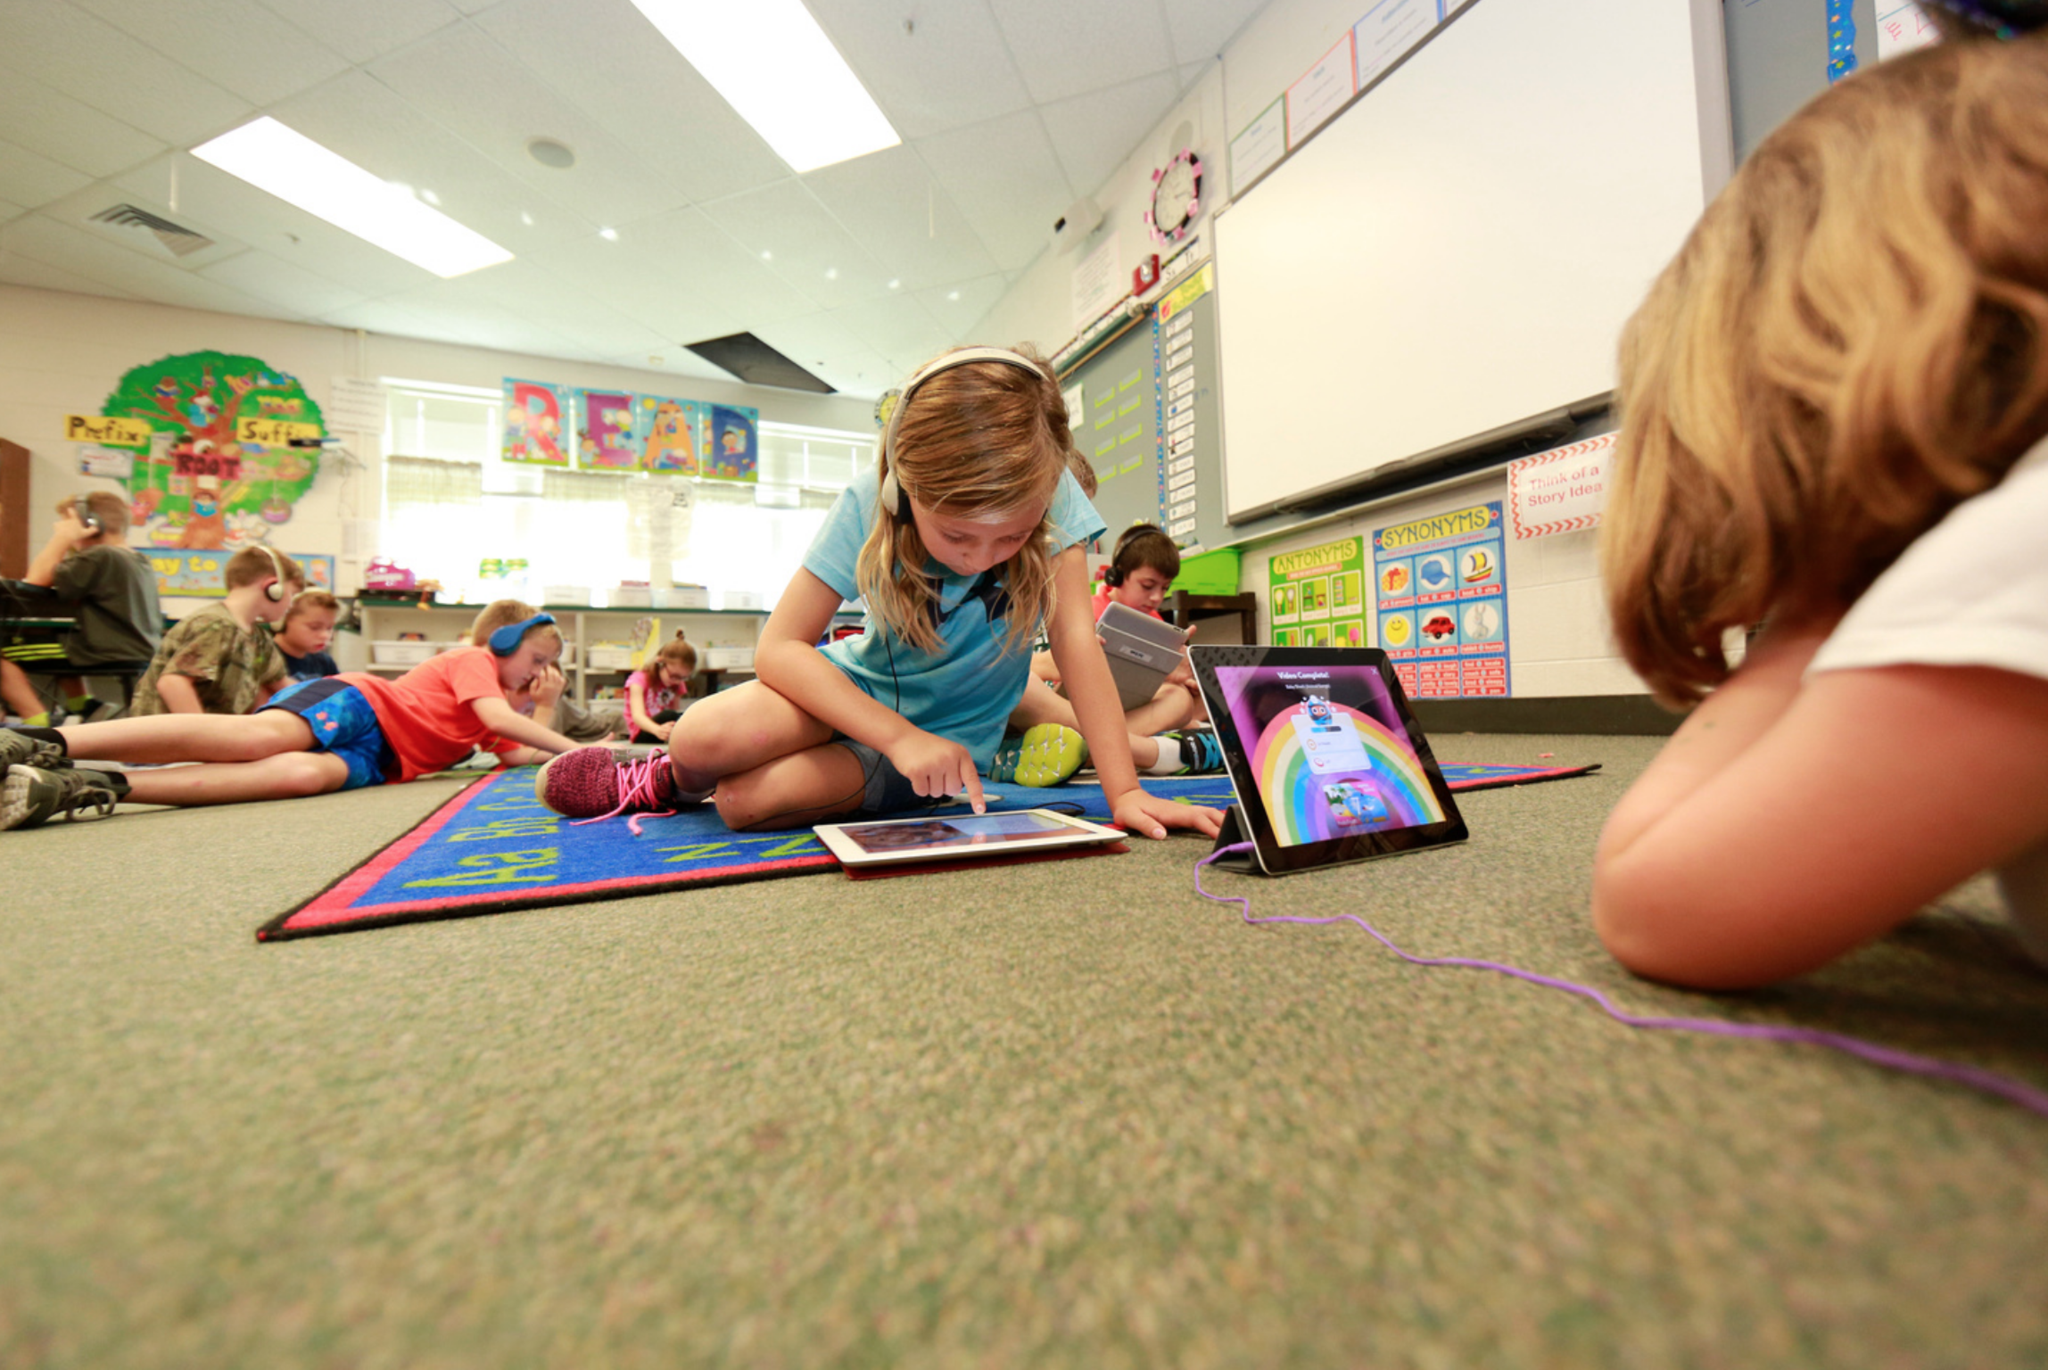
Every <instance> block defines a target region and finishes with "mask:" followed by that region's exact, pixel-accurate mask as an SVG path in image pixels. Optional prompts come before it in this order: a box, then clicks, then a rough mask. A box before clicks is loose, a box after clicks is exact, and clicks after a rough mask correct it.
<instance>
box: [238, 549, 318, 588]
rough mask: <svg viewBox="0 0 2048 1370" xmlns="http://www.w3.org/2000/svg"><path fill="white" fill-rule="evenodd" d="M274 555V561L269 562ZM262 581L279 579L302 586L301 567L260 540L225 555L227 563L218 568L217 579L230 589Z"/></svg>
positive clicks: (303, 570) (303, 571)
mask: <svg viewBox="0 0 2048 1370" xmlns="http://www.w3.org/2000/svg"><path fill="white" fill-rule="evenodd" d="M272 557H275V558H277V560H275V561H272V560H271V558H272ZM265 580H281V581H283V582H284V583H285V584H287V585H304V584H305V583H306V571H305V568H304V567H302V566H300V565H299V563H297V562H296V561H293V560H292V559H291V558H290V557H288V556H286V555H285V554H284V553H282V552H279V551H276V550H274V549H268V548H265V547H264V546H262V545H261V544H260V543H259V544H257V545H256V546H253V547H244V548H243V549H242V550H241V551H239V552H237V553H235V554H234V555H233V556H231V557H229V558H228V564H227V565H226V566H225V567H223V568H222V570H221V581H222V583H223V584H225V585H226V586H227V587H228V588H229V589H230V590H238V589H240V588H241V587H242V586H244V585H255V584H258V583H259V582H261V581H265Z"/></svg>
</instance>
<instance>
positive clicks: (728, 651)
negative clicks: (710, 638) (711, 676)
mask: <svg viewBox="0 0 2048 1370" xmlns="http://www.w3.org/2000/svg"><path fill="white" fill-rule="evenodd" d="M704 669H705V670H707V671H751V670H753V669H754V649H753V648H752V647H706V648H705V649H704Z"/></svg>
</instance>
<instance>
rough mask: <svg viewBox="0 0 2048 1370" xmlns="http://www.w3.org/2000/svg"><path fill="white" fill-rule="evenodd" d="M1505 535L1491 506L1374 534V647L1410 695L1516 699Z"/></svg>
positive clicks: (1498, 511)
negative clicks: (1511, 668) (1510, 661)
mask: <svg viewBox="0 0 2048 1370" xmlns="http://www.w3.org/2000/svg"><path fill="white" fill-rule="evenodd" d="M1502 532H1503V525H1502V522H1501V504H1500V501H1498V500H1495V501H1493V502H1492V503H1489V504H1477V505H1473V506H1472V507H1471V508H1469V509H1459V510H1456V511H1454V512H1452V513H1448V514H1439V515H1437V516H1436V517H1434V518H1426V519H1417V520H1415V521H1414V522H1412V523H1400V524H1395V525H1393V526H1391V527H1387V528H1381V529H1379V530H1378V531H1376V532H1375V533H1374V534H1373V536H1372V582H1371V583H1372V587H1373V594H1374V609H1375V614H1376V624H1377V627H1378V629H1379V643H1378V645H1379V647H1380V648H1381V649H1382V650H1383V651H1385V652H1386V654H1387V655H1388V657H1389V658H1391V659H1392V661H1393V665H1394V673H1395V675H1396V676H1398V677H1399V679H1400V681H1401V688H1402V689H1403V690H1405V691H1407V693H1408V695H1409V697H1410V698H1415V699H1460V698H1465V699H1473V698H1480V699H1484V698H1495V699H1499V698H1505V697H1506V696H1507V695H1509V694H1511V693H1512V690H1511V688H1510V679H1509V672H1508V611H1507V603H1508V601H1507V564H1506V562H1505V560H1504V559H1503V556H1502V554H1503V551H1504V550H1505V549H1504V545H1503V537H1502Z"/></svg>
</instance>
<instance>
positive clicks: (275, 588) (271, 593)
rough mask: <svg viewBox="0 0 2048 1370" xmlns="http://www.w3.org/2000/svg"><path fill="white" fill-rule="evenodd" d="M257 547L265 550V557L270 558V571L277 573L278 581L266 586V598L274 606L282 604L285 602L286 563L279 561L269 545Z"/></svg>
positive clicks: (262, 543) (260, 544)
mask: <svg viewBox="0 0 2048 1370" xmlns="http://www.w3.org/2000/svg"><path fill="white" fill-rule="evenodd" d="M256 545H257V546H258V547H261V548H262V549H263V555H264V556H266V557H269V558H270V569H271V570H272V571H274V572H276V573H277V579H276V580H273V581H271V582H270V584H268V585H266V586H264V587H263V593H264V595H265V596H267V597H268V598H269V600H270V602H271V603H272V604H281V603H283V602H284V597H285V588H284V580H285V576H284V563H283V562H281V561H279V560H278V559H277V553H275V552H273V551H271V550H270V544H269V543H267V542H259V543H257V544H256Z"/></svg>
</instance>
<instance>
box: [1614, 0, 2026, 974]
mask: <svg viewBox="0 0 2048 1370" xmlns="http://www.w3.org/2000/svg"><path fill="white" fill-rule="evenodd" d="M1952 8H1954V9H1955V10H1956V11H1958V12H1961V11H1965V10H1967V11H1970V12H1973V13H1975V14H1977V15H1978V16H1979V17H1980V18H1981V19H1983V20H1985V21H1986V23H1985V25H1984V26H1983V27H1982V28H1980V27H1979V26H1978V25H1977V24H1976V23H1975V22H1974V21H1972V22H1970V23H1967V24H1963V25H1961V27H1965V28H1968V29H1972V30H1976V31H1975V32H1971V33H1958V34H1954V35H1952V37H1951V40H1950V41H1948V42H1945V43H1942V44H1939V45H1937V46H1935V47H1931V48H1925V49H1921V50H1919V51H1916V52H1912V53H1908V54H1906V55H1904V56H1902V57H1898V58H1895V59H1893V60H1892V61H1888V62H1886V63H1884V64H1883V65H1882V66H1879V67H1876V68H1873V69H1871V70H1869V71H1866V72H1863V73H1861V74H1859V75H1856V76H1853V77H1851V78H1850V79H1848V80H1845V81H1843V82H1842V83H1841V84H1840V85H1838V86H1836V87H1834V88H1833V89H1831V90H1830V91H1828V92H1827V93H1826V94H1824V95H1822V96H1820V97H1819V98H1818V99H1816V100H1815V101H1814V102H1813V103H1811V104H1809V105H1808V106H1806V107H1805V108H1804V109H1803V110H1801V111H1800V112H1799V113H1798V114H1796V115H1794V116H1793V117H1792V118H1791V119H1790V120H1788V121H1787V122H1786V123H1785V124H1784V125H1783V126H1782V127H1781V128H1779V129H1778V130H1777V131H1776V132H1774V133H1773V134H1772V135H1771V136H1770V137H1769V138H1768V139H1766V140H1765V141H1764V143H1763V144H1762V146H1760V147H1759V148H1757V150H1756V151H1755V153H1753V154H1752V155H1751V156H1750V158H1749V160H1748V161H1747V162H1745V163H1744V164H1743V167H1742V169H1741V171H1739V172H1738V173H1737V174H1736V176H1735V178H1734V180H1733V181H1732V182H1730V184H1729V186H1728V188H1727V189H1726V190H1725V191H1724V192H1723V193H1722V194H1721V196H1720V198H1719V199H1717V200H1716V201H1715V202H1714V204H1713V205H1712V206H1711V207H1710V208H1709V209H1708V210H1707V212H1706V215H1705V216H1704V217H1703V218H1702V219H1701V221H1700V224H1699V226H1698V227H1697V228H1696V229H1695V230H1694V231H1693V234H1692V237H1691V239H1690V240H1689V241H1688V242H1687V243H1686V245H1685V247H1684V249H1683V250H1682V251H1681V252H1680V254H1679V256H1678V258H1677V260H1676V261H1674V262H1673V263H1672V264H1671V266H1670V267H1668V268H1667V269H1666V270H1665V272H1664V274H1663V276H1662V277H1660V278H1659V280H1658V281H1657V283H1656V284H1655V285H1654V286H1653V287H1652V288H1651V291H1650V295H1649V298H1648V299H1647V301H1646V302H1645V303H1644V305H1643V307H1642V309H1641V310H1640V311H1639V312H1638V313H1637V315H1636V317H1635V319H1634V320H1633V321H1632V322H1631V323H1630V325H1629V327H1628V330H1627V333H1626V335H1625V336H1624V339H1623V342H1622V351H1621V363H1622V365H1621V388H1620V391H1619V395H1620V400H1621V405H1622V413H1623V422H1622V430H1621V438H1620V441H1619V443H1618V444H1617V447H1616V463H1615V468H1616V469H1615V483H1614V490H1613V496H1612V499H1611V500H1610V502H1609V504H1608V506H1607V511H1606V516H1605V525H1606V526H1605V528H1604V530H1603V546H1602V561H1603V569H1604V572H1605V575H1606V578H1607V582H1608V600H1609V606H1610V608H1611V610H1612V613H1613V620H1614V632H1615V637H1616V639H1617V641H1618V642H1619V643H1620V645H1621V648H1622V651H1623V652H1624V654H1625V655H1626V656H1627V658H1628V661H1629V663H1630V665H1632V666H1633V667H1634V668H1635V669H1636V671H1637V672H1638V673H1639V674H1640V675H1642V677H1643V678H1644V679H1645V680H1647V681H1648V682H1649V683H1650V684H1651V686H1652V687H1653V688H1654V689H1655V690H1656V692H1657V693H1658V695H1660V696H1661V697H1663V698H1665V699H1667V700H1672V701H1678V702H1692V701H1695V700H1698V699H1700V698H1701V696H1702V695H1703V694H1704V695H1705V702H1704V703H1702V704H1700V705H1699V707H1698V708H1696V709H1695V710H1694V711H1693V713H1692V716H1691V717H1690V718H1688V719H1687V720H1686V722H1685V724H1684V726H1683V727H1681V728H1680V729H1679V730H1678V733H1677V735H1676V736H1675V737H1673V739H1672V740H1671V743H1670V744H1669V745H1668V746H1667V747H1666V748H1665V750H1664V751H1663V753H1662V754H1660V755H1659V756H1658V758H1657V760H1656V762H1655V763H1654V764H1653V765H1651V767H1650V768H1649V769H1648V770H1647V771H1646V772H1644V774H1643V776H1642V778H1641V779H1640V780H1638V781H1637V782H1636V784H1635V786H1634V787H1633V788H1632V789H1630V791H1629V792H1628V794H1627V795H1626V796H1625V797H1624V798H1623V799H1622V801H1621V803H1620V804H1619V805H1618V806H1617V807H1616V809H1615V811H1614V813H1613V815H1612V817H1611V818H1610V819H1609V820H1608V823H1607V828H1606V831H1605V832H1604V833H1603V834H1602V836H1601V840H1600V848H1599V852H1598V855H1597V857H1596V859H1595V865H1594V883H1593V921H1594V925H1595V927H1596V928H1597V929H1598V931H1599V934H1600V936H1601V938H1602V940H1604V941H1605V942H1606V944H1607V946H1608V949H1609V950H1611V951H1612V952H1613V953H1614V955H1615V956H1617V957H1618V958H1620V960H1621V961H1622V962H1624V963H1625V964H1626V965H1628V966H1629V967H1630V968H1631V969H1633V970H1635V971H1637V972H1639V973H1641V974H1643V975H1647V976H1652V977H1655V978H1657V979H1662V980H1670V981H1675V982H1677V983H1680V984H1687V985H1698V986H1703V987H1709V988H1730V987H1737V986H1746V985H1757V984H1764V983H1767V982H1770V981H1774V980H1780V979H1783V978H1785V977H1786V976H1791V975H1797V974H1799V973H1800V972H1802V971H1806V970H1810V969H1812V968H1814V967H1816V966H1819V965H1822V964H1824V963H1825V962H1827V961H1830V960H1832V959H1834V958H1835V957H1838V956H1841V955H1842V954H1844V953H1845V952H1848V951H1850V950H1852V949H1853V948H1855V947H1858V946H1861V945H1862V944H1864V943H1866V942H1869V941H1871V940H1872V939H1874V938H1877V937H1880V936H1882V935H1883V934H1884V933H1886V932H1887V931H1889V930H1890V929H1892V928H1894V927H1896V926H1897V925H1898V924H1900V923H1901V922H1903V921H1904V920H1906V919H1907V918H1909V917H1911V916H1912V915H1913V914H1914V913H1915V912H1917V911H1918V910H1919V909H1921V908H1922V907H1923V906H1925V905H1926V904H1927V903H1928V902H1929V901H1931V900H1934V899H1936V898H1939V897H1940V896H1941V895H1942V894H1943V893H1944V892H1945V891H1947V890H1949V889H1951V888H1952V887H1954V886H1955V885H1957V884H1959V883H1960V882H1962V881H1963V880H1965V879H1966V878H1968V877H1969V876H1971V875H1972V874H1974V873H1976V872H1978V871H1981V870H1985V869H1993V870H1996V871H1998V873H1999V876H2000V881H2001V884H2002V886H2003V891H2004V895H2005V899H2006V902H2007V905H2008V907H2009V908H2010V910H2011V913H2012V915H2013V918H2014V920H2015V923H2016V925H2017V928H2018V930H2019V934H2020V940H2021V942H2022V944H2023V945H2024V946H2026V947H2028V948H2029V949H2030V950H2031V951H2032V952H2033V953H2034V954H2035V955H2036V956H2037V957H2039V958H2040V959H2041V960H2042V961H2043V963H2044V964H2048V558H2044V557H2043V556H2042V554H2041V551H2040V539H2041V528H2042V526H2043V524H2044V522H2048V31H2035V32H2031V33H2019V34H2016V35H2014V36H2012V37H2010V38H2009V40H2007V41H1994V40H1993V39H1992V38H1991V37H1990V36H1988V33H1986V32H1984V29H1988V28H1990V27H1991V26H1993V25H1996V26H1998V27H2001V28H2006V29H2007V31H2008V32H2010V30H2011V29H2027V28H2033V29H2036V30H2040V29H2041V28H2042V26H2043V25H2044V24H2048V5H2044V4H2042V3H2040V0H1993V2H1990V3H1970V4H1963V3H1961V0H1958V3H1957V4H1956V5H1955V6H1953V7H1952ZM2008 26H2009V27H2008ZM1947 27H1949V28H1951V29H1956V28H1958V27H1959V21H1956V20H1953V19H1951V20H1950V21H1949V22H1948V24H1947ZM1757 623H1762V624H1764V625H1765V626H1764V628H1763V630H1762V633H1761V635H1760V636H1758V637H1757V638H1756V639H1755V640H1754V641H1753V642H1752V643H1751V645H1750V648H1749V652H1748V654H1747V657H1746V658H1745V659H1744V661H1743V663H1742V665H1741V668H1740V669H1739V670H1735V671H1733V672H1731V671H1730V670H1729V666H1728V661H1727V657H1726V656H1725V655H1724V646H1723V644H1724V642H1725V641H1726V640H1727V636H1728V634H1729V633H1730V632H1731V631H1733V630H1739V629H1745V628H1747V627H1749V626H1750V625H1753V624H1757ZM1709 689H1711V690H1712V693H1711V694H1708V693H1706V692H1707V691H1708V690H1709Z"/></svg>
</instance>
